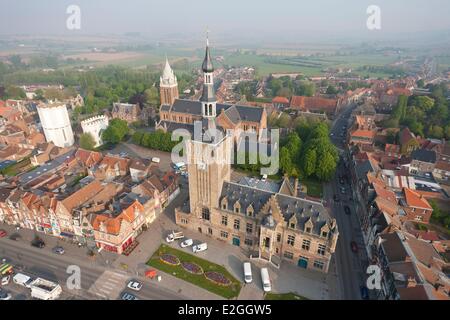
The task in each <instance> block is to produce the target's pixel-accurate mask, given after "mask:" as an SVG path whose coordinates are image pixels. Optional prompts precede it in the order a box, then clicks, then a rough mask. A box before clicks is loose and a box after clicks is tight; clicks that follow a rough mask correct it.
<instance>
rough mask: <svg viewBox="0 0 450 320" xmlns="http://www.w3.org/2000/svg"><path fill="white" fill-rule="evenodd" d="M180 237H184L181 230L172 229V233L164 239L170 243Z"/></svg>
mask: <svg viewBox="0 0 450 320" xmlns="http://www.w3.org/2000/svg"><path fill="white" fill-rule="evenodd" d="M182 238H184V235H183V232H181V231H180V232H175V231H172V233H171V234H169V235H168V236H167V238H166V241H167V242H169V243H170V242H173V241H175V240H178V239H182Z"/></svg>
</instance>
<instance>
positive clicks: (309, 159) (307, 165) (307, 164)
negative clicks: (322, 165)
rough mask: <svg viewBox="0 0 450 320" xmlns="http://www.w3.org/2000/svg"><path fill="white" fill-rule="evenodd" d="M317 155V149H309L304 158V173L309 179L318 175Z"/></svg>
mask: <svg viewBox="0 0 450 320" xmlns="http://www.w3.org/2000/svg"><path fill="white" fill-rule="evenodd" d="M316 162H317V153H316V150H315V149H309V150H307V151H306V154H305V156H304V157H303V172H304V174H305V176H306V177H309V176H311V175H313V174H315V173H316Z"/></svg>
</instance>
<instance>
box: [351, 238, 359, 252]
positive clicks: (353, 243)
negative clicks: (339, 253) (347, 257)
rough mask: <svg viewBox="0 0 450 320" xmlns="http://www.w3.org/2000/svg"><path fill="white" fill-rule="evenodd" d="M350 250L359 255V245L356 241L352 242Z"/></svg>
mask: <svg viewBox="0 0 450 320" xmlns="http://www.w3.org/2000/svg"><path fill="white" fill-rule="evenodd" d="M350 248H352V251H353V252H354V253H358V244H357V243H356V242H355V241H352V242H350Z"/></svg>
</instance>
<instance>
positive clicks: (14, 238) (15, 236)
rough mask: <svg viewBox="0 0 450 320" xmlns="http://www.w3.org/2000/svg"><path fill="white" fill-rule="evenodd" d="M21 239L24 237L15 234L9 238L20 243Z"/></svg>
mask: <svg viewBox="0 0 450 320" xmlns="http://www.w3.org/2000/svg"><path fill="white" fill-rule="evenodd" d="M20 238H22V236H21V235H20V234H18V233H13V234H12V235H10V236H9V239H11V240H14V241H18V240H19V239H20Z"/></svg>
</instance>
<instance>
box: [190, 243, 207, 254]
mask: <svg viewBox="0 0 450 320" xmlns="http://www.w3.org/2000/svg"><path fill="white" fill-rule="evenodd" d="M206 249H208V244H207V243H206V242H203V243H200V244H197V245H195V246H193V247H192V252H193V253H197V252H202V251H205V250H206Z"/></svg>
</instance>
